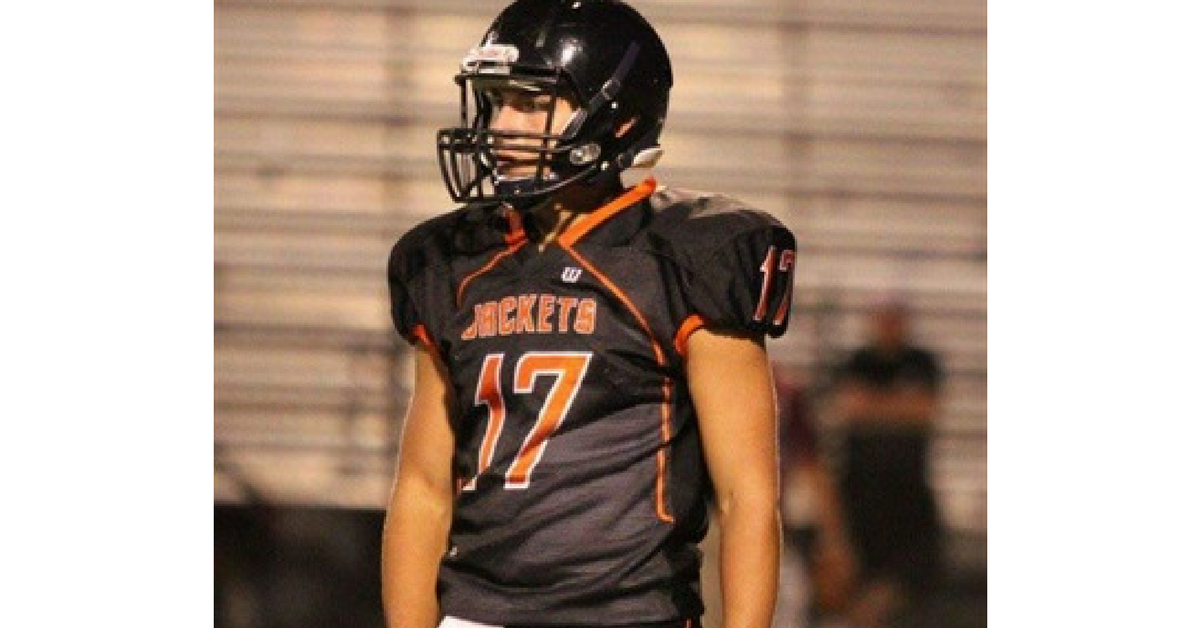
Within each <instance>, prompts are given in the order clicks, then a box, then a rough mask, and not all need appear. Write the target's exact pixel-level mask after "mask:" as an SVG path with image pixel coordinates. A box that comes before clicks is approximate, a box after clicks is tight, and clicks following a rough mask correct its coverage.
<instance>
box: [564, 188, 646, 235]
mask: <svg viewBox="0 0 1200 628" xmlns="http://www.w3.org/2000/svg"><path fill="white" fill-rule="evenodd" d="M657 187H658V181H655V180H654V177H647V178H646V180H645V181H642V182H641V183H639V184H637V185H636V186H634V187H632V188H630V189H629V190H627V191H626V192H625V193H624V194H622V195H620V196H618V197H617V198H615V199H613V200H611V201H609V202H608V204H606V205H604V206H603V207H601V208H600V209H597V210H596V211H594V212H592V213H590V214H588V215H586V216H584V217H583V219H581V220H580V221H579V222H577V223H575V224H573V225H571V226H570V227H568V228H567V230H566V231H564V232H563V234H562V235H560V236H558V241H559V242H560V243H562V245H563V246H575V243H576V242H578V241H579V239H580V238H582V237H583V236H585V235H587V232H589V231H591V230H592V229H595V228H596V227H597V226H598V225H599V224H600V223H602V222H604V221H605V220H608V219H609V218H611V217H613V216H614V215H615V214H616V213H617V212H619V211H621V210H622V209H625V208H626V207H630V206H631V205H633V204H634V203H636V202H638V201H640V200H642V199H643V198H646V197H647V196H650V194H652V193H653V192H654V189H655V188H657Z"/></svg>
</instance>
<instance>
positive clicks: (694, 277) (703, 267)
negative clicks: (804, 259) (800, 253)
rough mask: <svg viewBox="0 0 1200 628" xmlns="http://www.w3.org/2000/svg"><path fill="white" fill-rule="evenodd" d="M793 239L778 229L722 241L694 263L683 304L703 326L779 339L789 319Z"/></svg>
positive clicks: (757, 230) (763, 229)
mask: <svg viewBox="0 0 1200 628" xmlns="http://www.w3.org/2000/svg"><path fill="white" fill-rule="evenodd" d="M795 263H796V239H795V237H794V236H793V235H792V233H791V231H789V230H788V229H787V228H786V227H783V226H782V225H779V224H769V225H763V226H761V227H759V228H755V229H751V230H747V231H744V232H742V233H740V234H738V235H735V236H733V237H732V238H725V239H724V241H723V242H722V243H721V244H719V245H717V247H716V248H715V249H712V250H708V251H706V252H705V254H704V255H703V256H702V257H701V258H699V259H695V260H693V261H692V263H691V268H690V269H689V270H690V272H689V275H690V277H689V281H688V285H687V294H686V299H687V301H688V304H689V306H690V308H691V310H692V311H693V312H694V313H695V314H696V315H698V316H699V317H700V318H701V319H702V320H703V322H704V324H705V325H707V326H711V327H713V328H717V329H721V328H725V329H729V328H733V329H742V330H749V331H754V332H761V333H765V334H767V335H770V336H772V337H778V336H781V335H782V334H783V332H784V331H786V330H787V325H788V317H789V314H790V313H791V300H792V277H793V274H794V271H795Z"/></svg>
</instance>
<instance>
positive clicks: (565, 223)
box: [530, 185, 621, 250]
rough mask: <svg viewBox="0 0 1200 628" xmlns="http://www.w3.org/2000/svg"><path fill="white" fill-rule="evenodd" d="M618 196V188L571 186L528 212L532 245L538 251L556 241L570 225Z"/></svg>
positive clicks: (613, 186)
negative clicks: (532, 227) (531, 223)
mask: <svg viewBox="0 0 1200 628" xmlns="http://www.w3.org/2000/svg"><path fill="white" fill-rule="evenodd" d="M620 193H621V187H620V185H612V186H606V187H603V188H598V187H588V186H573V187H571V188H568V189H567V190H564V191H562V192H560V193H558V194H556V195H554V196H552V197H550V198H549V199H547V200H546V202H544V203H542V204H540V205H538V206H537V207H535V208H534V209H533V210H532V211H531V212H530V218H532V220H533V223H534V226H535V227H536V230H537V234H538V235H537V237H536V238H535V241H536V243H537V246H538V249H539V250H544V249H545V248H546V245H548V244H550V243H551V242H553V241H554V240H556V239H558V237H559V236H560V235H562V234H563V233H564V232H565V231H566V230H567V229H570V228H571V225H573V224H575V223H576V222H578V221H579V220H581V219H582V218H583V217H584V216H586V215H587V214H589V213H591V212H593V211H595V210H596V209H599V208H600V207H602V206H603V205H604V204H605V203H607V202H608V201H610V200H612V199H613V198H616V197H617V195H619V194H620Z"/></svg>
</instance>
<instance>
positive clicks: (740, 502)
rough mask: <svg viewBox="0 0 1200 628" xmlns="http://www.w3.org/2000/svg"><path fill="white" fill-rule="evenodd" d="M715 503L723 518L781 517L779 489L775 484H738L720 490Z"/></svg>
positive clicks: (765, 482)
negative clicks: (737, 516) (731, 516)
mask: <svg viewBox="0 0 1200 628" xmlns="http://www.w3.org/2000/svg"><path fill="white" fill-rule="evenodd" d="M715 501H716V503H715V506H716V509H717V513H718V515H719V516H720V517H721V518H725V517H726V516H729V515H751V516H761V517H777V516H778V515H779V509H780V504H779V488H778V486H777V485H776V484H775V483H774V482H769V481H762V482H738V483H736V484H734V485H732V486H729V487H727V488H725V489H724V490H719V491H718V492H717V495H716V500H715Z"/></svg>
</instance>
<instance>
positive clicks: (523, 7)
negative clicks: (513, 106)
mask: <svg viewBox="0 0 1200 628" xmlns="http://www.w3.org/2000/svg"><path fill="white" fill-rule="evenodd" d="M454 80H455V82H457V83H458V85H459V88H460V93H461V98H460V105H461V124H460V126H458V127H454V128H448V129H441V130H440V131H438V136H437V137H438V139H437V142H438V164H439V166H441V170H442V178H443V179H444V180H445V183H446V188H447V190H449V192H450V196H451V198H453V199H454V201H455V202H459V203H462V202H477V201H507V202H509V203H511V204H513V205H515V206H517V207H521V208H527V207H530V206H532V205H534V204H536V203H537V202H538V201H539V200H541V199H543V198H545V197H546V196H548V195H549V194H551V193H553V192H554V191H556V190H559V189H561V188H563V187H565V186H568V185H571V184H574V183H577V182H580V183H584V184H588V185H596V184H602V183H606V182H611V181H613V180H615V178H616V177H617V176H618V175H619V173H620V172H621V171H622V170H625V169H626V168H629V167H631V166H652V165H654V163H655V162H656V161H657V160H658V157H659V156H660V155H661V154H662V150H661V148H659V145H658V137H659V134H660V133H661V132H662V127H663V123H664V122H665V120H666V115H667V92H668V91H669V90H670V88H671V82H672V77H671V61H670V59H669V58H668V56H667V51H666V48H665V47H664V46H663V43H662V40H660V39H659V37H658V34H657V33H655V32H654V28H653V27H651V26H650V24H649V23H648V22H647V21H646V20H645V19H644V18H642V16H641V15H639V14H638V13H637V11H635V10H633V9H632V8H631V7H629V6H628V5H626V4H624V3H622V2H618V1H616V0H517V2H514V3H513V4H511V5H509V6H508V8H506V9H504V11H503V12H501V13H500V15H499V17H497V18H496V20H495V21H494V22H493V23H492V25H491V27H490V28H489V29H488V31H487V33H486V34H485V35H484V37H483V40H482V41H481V42H480V45H479V46H478V47H476V48H473V49H471V50H470V51H469V52H468V53H467V55H466V57H465V58H464V59H463V61H462V67H461V71H460V72H459V73H458V75H457V76H455V79H454ZM506 89H507V90H522V91H529V92H535V93H540V94H549V95H552V96H553V97H555V98H566V99H567V100H568V101H569V102H571V103H572V104H574V105H575V106H576V107H577V109H576V110H575V112H574V113H573V114H572V117H571V119H570V120H569V122H568V123H567V124H566V126H565V127H564V128H563V130H562V131H561V132H560V133H557V134H555V133H552V130H553V129H555V128H556V127H555V124H554V116H553V113H551V114H550V115H549V116H548V117H547V120H546V126H545V128H544V129H543V131H542V132H541V133H527V132H516V131H500V130H492V129H491V128H490V124H491V122H492V117H493V114H494V113H495V107H496V105H495V103H494V102H493V101H492V96H493V95H494V94H495V93H496V92H495V91H494V90H506ZM628 121H633V123H632V126H631V127H630V128H629V129H628V130H627V131H626V132H625V133H623V134H621V135H620V137H618V136H617V131H618V129H620V128H621V125H622V124H625V123H626V122H628ZM501 147H502V148H503V150H504V151H505V152H506V153H508V154H513V153H518V154H523V155H527V156H528V158H527V160H528V163H530V164H532V163H534V162H536V169H534V172H533V174H531V175H529V176H522V177H520V178H513V177H506V176H504V175H503V174H501V173H500V172H498V169H497V157H496V151H497V149H499V148H501ZM522 160H523V161H525V157H524V156H522Z"/></svg>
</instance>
